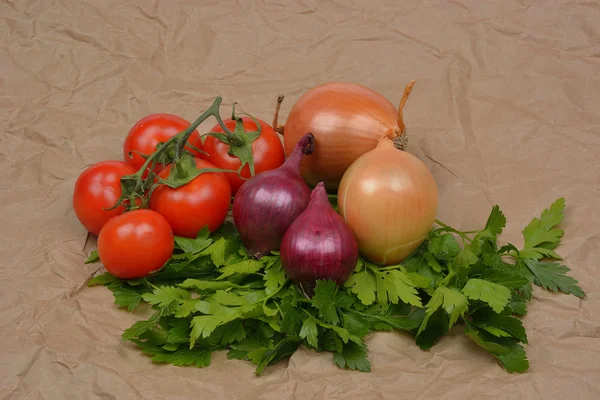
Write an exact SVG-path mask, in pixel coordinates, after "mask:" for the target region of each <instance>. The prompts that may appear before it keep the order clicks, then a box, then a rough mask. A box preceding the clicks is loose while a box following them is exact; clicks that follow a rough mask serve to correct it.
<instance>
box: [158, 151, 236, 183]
mask: <svg viewBox="0 0 600 400" xmlns="http://www.w3.org/2000/svg"><path fill="white" fill-rule="evenodd" d="M173 167H174V168H171V172H170V173H169V177H168V178H167V179H162V178H161V177H157V179H158V182H159V183H158V184H164V185H167V186H169V187H170V188H173V189H177V188H178V187H180V186H183V185H186V184H188V183H190V182H191V181H193V180H194V179H195V178H196V177H198V176H200V175H201V174H203V173H205V172H232V171H231V170H230V169H223V168H198V167H197V166H196V162H195V160H194V157H193V156H192V155H191V154H185V155H183V156H182V157H181V160H180V162H178V163H174V164H173ZM156 185H157V184H155V186H156Z"/></svg>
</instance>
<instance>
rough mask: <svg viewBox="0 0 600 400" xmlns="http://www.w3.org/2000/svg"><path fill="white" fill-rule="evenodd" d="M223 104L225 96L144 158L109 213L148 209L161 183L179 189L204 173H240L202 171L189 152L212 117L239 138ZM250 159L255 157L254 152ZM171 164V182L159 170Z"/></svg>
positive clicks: (217, 99) (225, 130) (125, 178)
mask: <svg viewBox="0 0 600 400" xmlns="http://www.w3.org/2000/svg"><path fill="white" fill-rule="evenodd" d="M221 102H222V98H221V97H217V98H215V100H214V101H213V103H212V105H211V106H210V107H209V108H208V109H207V110H206V111H205V112H204V113H202V115H200V116H199V117H198V118H197V119H196V120H195V121H194V122H193V123H192V124H191V125H190V126H189V127H187V128H186V129H184V130H183V131H181V132H180V133H178V134H177V135H175V136H173V137H172V138H170V139H169V140H167V141H166V142H163V143H159V144H158V145H157V146H156V151H155V152H154V153H152V154H151V155H149V156H147V157H144V158H145V161H144V164H143V165H142V166H141V167H140V168H139V169H138V171H137V172H136V173H135V174H132V175H126V176H124V177H122V178H121V196H120V197H119V199H118V200H117V201H116V203H115V204H114V205H113V206H112V207H110V208H108V209H106V210H112V209H115V208H117V207H119V206H123V207H125V209H126V210H128V211H131V210H134V209H138V208H148V206H149V200H150V196H151V195H152V192H153V191H154V190H155V189H156V188H157V187H158V186H159V185H161V184H165V185H168V186H169V187H171V188H174V189H176V188H178V187H180V186H183V185H185V184H187V183H189V182H191V181H192V180H193V179H194V178H196V177H197V176H198V175H200V174H202V173H204V172H236V171H233V170H225V169H217V168H202V169H199V168H197V167H196V165H195V163H194V157H193V155H192V154H191V153H190V152H189V151H187V150H186V149H185V147H186V146H191V144H190V143H188V140H189V139H190V137H191V135H192V134H193V133H194V131H195V130H196V128H198V126H199V125H200V124H201V123H202V122H204V121H205V120H206V119H208V118H209V117H215V119H216V120H217V122H218V123H219V125H220V126H221V128H222V129H223V132H225V134H226V135H228V136H235V134H234V132H231V131H230V130H229V129H228V128H227V126H225V123H224V122H223V119H222V118H221V115H220V112H219V110H220V107H221ZM234 111H235V106H234ZM259 131H260V129H259ZM257 137H258V136H257ZM250 156H252V154H251V153H250ZM168 164H173V165H172V168H171V173H170V174H169V177H168V178H167V179H162V178H160V177H158V176H157V171H156V167H157V166H160V165H162V166H166V165H168ZM238 173H239V172H238ZM140 200H141V201H140Z"/></svg>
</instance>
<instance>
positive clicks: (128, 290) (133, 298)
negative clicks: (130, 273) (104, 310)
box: [109, 281, 142, 311]
mask: <svg viewBox="0 0 600 400" xmlns="http://www.w3.org/2000/svg"><path fill="white" fill-rule="evenodd" d="M109 289H110V290H112V292H113V296H114V298H115V304H116V305H117V306H119V307H121V308H127V310H128V311H133V310H135V309H136V308H137V307H138V306H139V305H140V301H141V300H142V292H140V290H139V289H137V288H134V287H132V286H129V285H127V284H125V283H124V282H121V281H118V282H113V283H112V284H111V285H109Z"/></svg>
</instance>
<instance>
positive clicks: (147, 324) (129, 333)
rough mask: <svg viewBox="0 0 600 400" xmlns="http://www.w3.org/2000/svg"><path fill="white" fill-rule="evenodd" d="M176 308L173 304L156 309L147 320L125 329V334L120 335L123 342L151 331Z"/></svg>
mask: <svg viewBox="0 0 600 400" xmlns="http://www.w3.org/2000/svg"><path fill="white" fill-rule="evenodd" d="M175 308H176V305H175V304H169V305H167V306H165V307H162V308H160V309H158V310H157V311H156V312H155V313H154V314H152V316H151V317H150V318H148V320H146V321H138V322H136V323H135V324H133V325H132V326H131V327H130V328H127V329H126V330H125V332H123V334H122V335H121V337H122V338H123V340H130V339H133V338H135V337H139V336H140V335H141V334H143V333H144V332H146V331H148V330H150V329H153V328H154V327H156V325H158V323H159V322H160V320H161V318H162V317H164V316H167V315H171V314H173V312H174V310H175Z"/></svg>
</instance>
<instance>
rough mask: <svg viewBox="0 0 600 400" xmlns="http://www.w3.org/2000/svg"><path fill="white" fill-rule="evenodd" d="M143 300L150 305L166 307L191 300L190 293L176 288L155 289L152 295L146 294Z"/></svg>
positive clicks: (161, 287) (162, 287) (163, 287)
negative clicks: (173, 303)
mask: <svg viewBox="0 0 600 400" xmlns="http://www.w3.org/2000/svg"><path fill="white" fill-rule="evenodd" d="M142 298H143V299H144V301H146V302H147V303H149V304H152V305H156V306H159V307H165V306H168V305H169V304H171V303H172V302H179V301H180V300H187V299H189V298H190V292H188V291H187V290H184V289H180V288H178V287H174V286H160V287H157V288H156V289H154V291H153V292H152V293H144V294H143V295H142Z"/></svg>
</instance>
